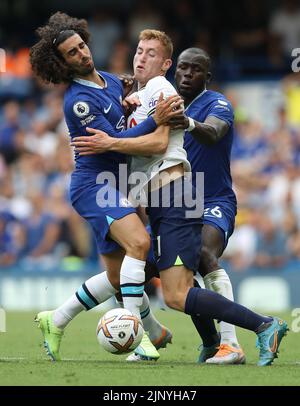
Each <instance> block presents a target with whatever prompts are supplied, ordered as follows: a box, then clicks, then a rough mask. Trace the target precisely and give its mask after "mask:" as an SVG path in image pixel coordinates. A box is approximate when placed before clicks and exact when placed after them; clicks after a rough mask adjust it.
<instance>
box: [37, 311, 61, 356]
mask: <svg viewBox="0 0 300 406" xmlns="http://www.w3.org/2000/svg"><path fill="white" fill-rule="evenodd" d="M52 314H53V311H45V312H40V313H38V314H37V315H36V316H35V320H34V321H35V322H37V323H38V328H40V329H41V330H42V334H43V337H44V347H45V349H46V352H47V355H48V356H49V357H50V359H51V360H52V361H60V359H61V358H60V355H59V348H60V343H61V339H62V337H63V334H64V331H63V330H62V329H60V328H58V327H56V326H55V325H54V323H53V321H52Z"/></svg>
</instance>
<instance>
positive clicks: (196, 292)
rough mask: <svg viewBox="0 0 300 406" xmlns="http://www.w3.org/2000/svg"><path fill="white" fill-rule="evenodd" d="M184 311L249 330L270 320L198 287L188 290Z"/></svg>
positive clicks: (270, 319) (255, 328)
mask: <svg viewBox="0 0 300 406" xmlns="http://www.w3.org/2000/svg"><path fill="white" fill-rule="evenodd" d="M184 311H185V313H187V314H189V315H193V316H195V315H201V317H209V318H212V319H217V320H221V321H226V322H227V323H230V324H234V325H235V326H239V327H242V328H245V329H247V330H251V331H255V330H257V328H258V327H259V326H260V325H262V324H263V323H269V322H270V321H272V318H271V317H264V316H261V315H259V314H257V313H254V312H252V311H251V310H249V309H247V308H246V307H244V306H242V305H239V304H237V303H235V302H232V301H231V300H228V299H226V298H225V297H224V296H222V295H219V294H218V293H215V292H212V291H210V290H207V289H200V288H191V289H190V290H189V292H188V294H187V298H186V302H185V310H184Z"/></svg>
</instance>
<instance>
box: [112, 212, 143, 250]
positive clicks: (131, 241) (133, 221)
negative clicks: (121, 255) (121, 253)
mask: <svg viewBox="0 0 300 406" xmlns="http://www.w3.org/2000/svg"><path fill="white" fill-rule="evenodd" d="M109 236H110V237H111V238H113V239H114V240H115V241H116V242H117V243H118V244H119V245H121V246H122V247H123V248H124V249H125V250H126V252H127V254H128V251H129V250H130V251H133V252H136V253H137V254H138V253H139V252H140V253H141V254H142V255H143V254H145V255H146V256H147V253H148V251H149V249H150V236H149V234H148V232H147V230H146V228H145V226H144V225H143V223H142V221H141V220H140V218H139V217H138V215H137V214H136V213H131V214H128V215H126V216H124V217H122V218H120V219H118V220H115V221H114V222H113V223H112V224H111V226H110V230H109Z"/></svg>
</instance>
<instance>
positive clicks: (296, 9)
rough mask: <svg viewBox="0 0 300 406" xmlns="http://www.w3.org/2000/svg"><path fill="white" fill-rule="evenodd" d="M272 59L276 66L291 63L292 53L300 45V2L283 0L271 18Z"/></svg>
mask: <svg viewBox="0 0 300 406" xmlns="http://www.w3.org/2000/svg"><path fill="white" fill-rule="evenodd" d="M269 31H270V48H269V49H270V57H271V59H272V61H273V63H274V64H277V65H282V64H285V63H286V62H289V61H290V59H291V52H292V49H294V48H299V44H300V5H299V1H298V0H281V6H280V8H279V9H278V10H276V11H275V12H274V13H273V14H272V15H271V17H270V25H269Z"/></svg>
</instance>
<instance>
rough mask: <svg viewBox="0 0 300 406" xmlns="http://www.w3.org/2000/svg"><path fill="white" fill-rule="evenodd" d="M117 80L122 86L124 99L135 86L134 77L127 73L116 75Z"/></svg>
mask: <svg viewBox="0 0 300 406" xmlns="http://www.w3.org/2000/svg"><path fill="white" fill-rule="evenodd" d="M118 78H119V79H120V81H121V82H122V84H123V89H124V97H126V96H127V95H128V94H129V93H130V92H131V91H132V89H133V86H134V84H135V79H134V76H132V75H130V74H128V73H122V74H121V75H118Z"/></svg>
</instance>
